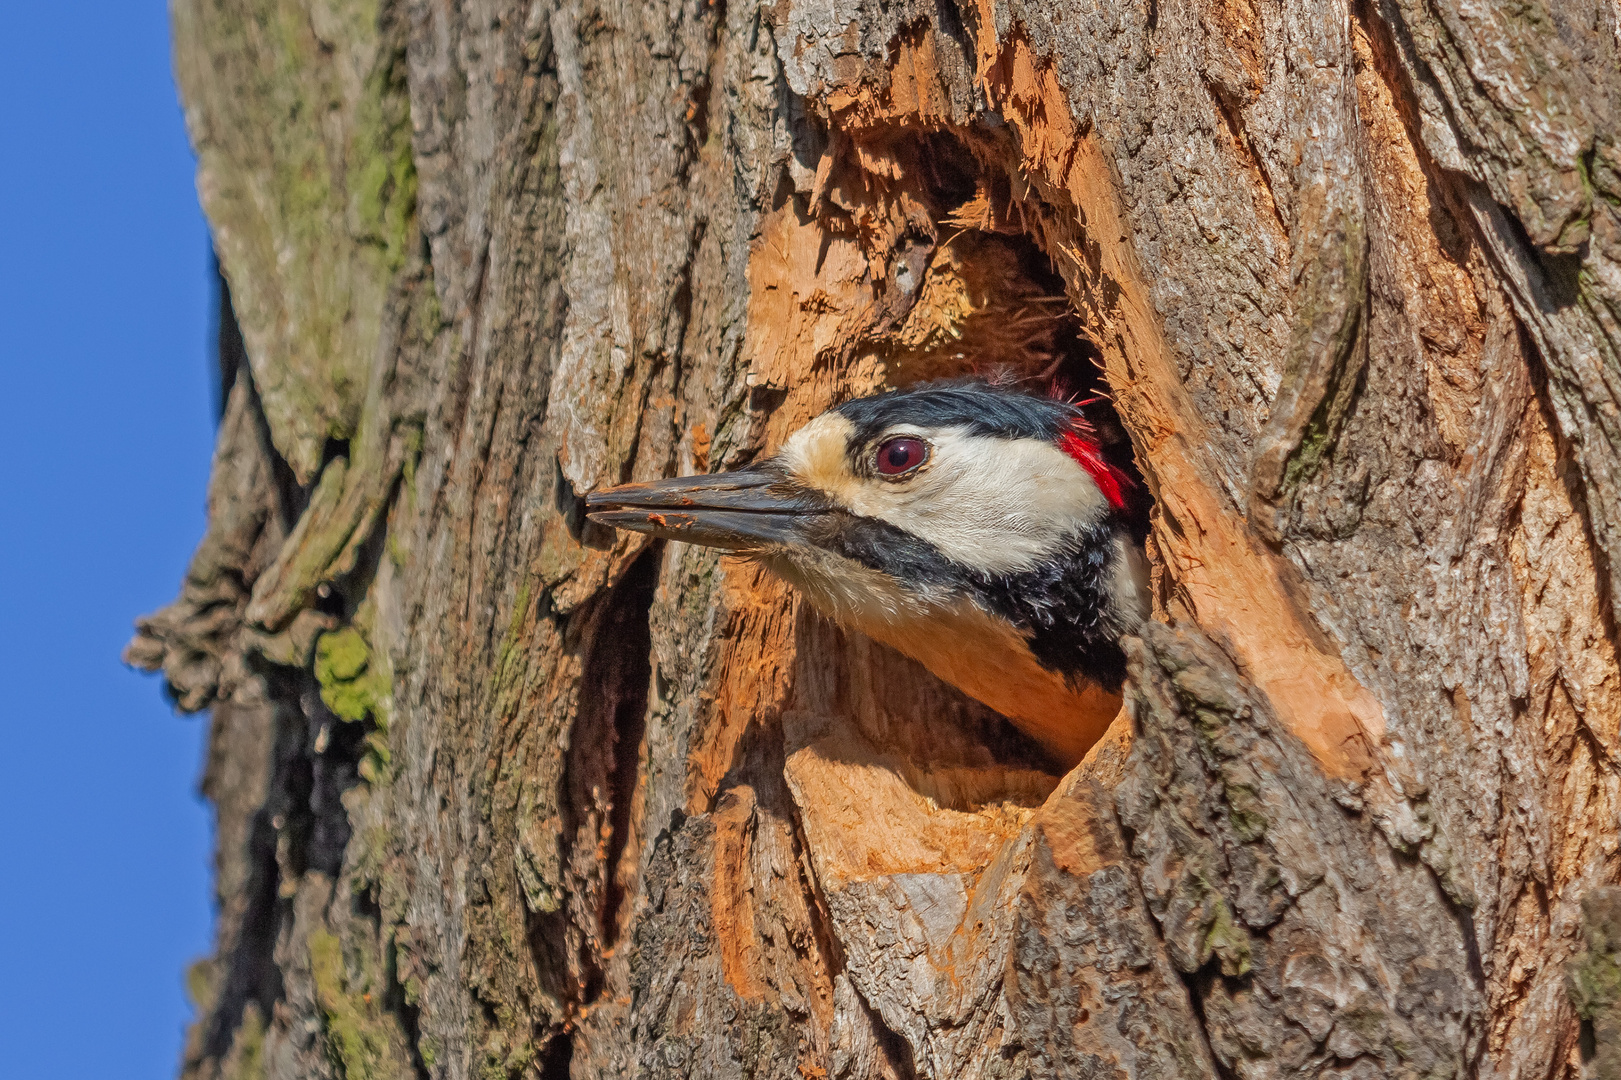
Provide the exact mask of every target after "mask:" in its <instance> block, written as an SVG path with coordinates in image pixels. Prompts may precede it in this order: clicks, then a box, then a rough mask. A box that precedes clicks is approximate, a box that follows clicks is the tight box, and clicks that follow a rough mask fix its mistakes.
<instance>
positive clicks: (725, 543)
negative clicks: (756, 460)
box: [585, 466, 828, 551]
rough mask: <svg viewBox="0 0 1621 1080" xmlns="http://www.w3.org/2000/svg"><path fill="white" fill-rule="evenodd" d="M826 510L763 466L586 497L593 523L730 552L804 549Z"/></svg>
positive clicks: (808, 493)
mask: <svg viewBox="0 0 1621 1080" xmlns="http://www.w3.org/2000/svg"><path fill="white" fill-rule="evenodd" d="M827 509H828V505H827V501H826V499H824V498H822V497H821V496H819V495H817V494H815V493H814V492H811V491H809V490H807V489H806V488H803V487H801V486H799V485H797V484H795V483H793V482H792V481H790V480H788V479H787V478H785V477H784V476H783V475H782V473H781V472H780V471H777V470H775V469H771V468H766V467H760V466H755V467H752V468H747V469H738V470H736V471H734V472H723V473H714V474H713V475H710V476H678V477H675V478H674V479H671V480H655V481H653V482H652V483H650V484H625V485H623V486H621V487H616V488H609V489H608V490H607V491H595V492H592V493H591V494H589V495H587V496H586V497H585V513H586V516H587V517H589V518H590V519H591V520H592V521H596V522H600V523H601V524H603V525H612V526H613V527H614V528H616V529H630V530H631V531H633V532H640V533H648V534H650V535H652V536H659V537H663V538H664V539H666V540H680V541H681V542H682V543H686V544H702V545H703V546H705V547H715V548H725V549H726V550H728V551H762V550H765V549H768V548H774V547H781V546H784V545H795V544H802V543H805V542H806V540H807V536H806V529H807V528H808V526H809V525H810V523H811V522H812V521H813V520H815V519H816V518H818V517H819V516H820V515H821V514H822V513H823V512H824V511H826V510H827Z"/></svg>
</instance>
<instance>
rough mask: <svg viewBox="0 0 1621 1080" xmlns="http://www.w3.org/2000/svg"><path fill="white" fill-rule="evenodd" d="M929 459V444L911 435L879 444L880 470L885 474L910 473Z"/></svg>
mask: <svg viewBox="0 0 1621 1080" xmlns="http://www.w3.org/2000/svg"><path fill="white" fill-rule="evenodd" d="M927 460H929V444H928V443H926V442H924V441H923V440H922V439H917V438H913V437H912V436H910V435H902V436H900V437H899V438H895V439H885V440H884V441H883V442H881V443H879V444H878V471H879V472H880V473H882V474H883V475H885V476H900V475H901V474H902V473H909V472H911V471H912V470H913V469H915V468H917V467H918V466H919V465H921V464H923V463H924V462H925V461H927Z"/></svg>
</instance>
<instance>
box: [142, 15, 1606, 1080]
mask: <svg viewBox="0 0 1621 1080" xmlns="http://www.w3.org/2000/svg"><path fill="white" fill-rule="evenodd" d="M174 26H175V55H176V70H177V73H178V77H179V82H180V84H181V89H182V93H183V96H184V98H185V102H186V107H187V118H188V123H189V124H190V127H191V131H192V136H193V139H194V142H195V144H196V146H197V150H198V155H199V166H200V170H199V191H200V193H201V196H202V200H203V203H204V207H205V209H206V211H207V213H208V216H209V219H210V221H211V223H212V224H213V228H214V235H215V242H216V247H217V250H218V253H219V256H220V260H221V265H222V268H223V271H224V273H225V275H226V277H227V278H228V279H229V282H230V287H231V294H230V297H231V300H232V302H233V305H232V310H231V312H230V314H231V316H232V317H233V318H234V319H235V320H236V322H237V323H239V324H240V331H241V342H242V345H243V354H242V359H241V361H240V363H239V364H236V365H234V366H233V369H232V370H233V372H234V377H233V378H232V379H231V380H230V381H229V387H230V389H229V394H228V396H227V399H226V402H225V408H224V417H223V419H222V422H221V426H220V436H219V446H218V449H217V451H216V458H215V467H214V478H213V482H212V485H211V488H210V493H209V507H210V527H209V532H208V534H207V536H206V537H205V539H204V540H203V543H202V545H201V547H200V548H199V549H198V552H197V555H196V557H195V559H194V561H193V564H192V567H191V570H190V573H189V574H188V577H187V580H186V581H185V583H184V585H183V587H182V591H181V596H180V598H179V599H178V600H177V601H176V603H175V604H174V605H173V606H171V607H170V608H167V609H165V610H164V611H162V612H160V613H158V614H156V615H153V616H150V617H148V618H146V619H143V620H142V621H141V623H140V630H139V634H138V636H137V638H136V640H135V641H134V642H133V643H132V645H131V647H130V654H129V655H130V658H131V660H132V661H133V662H136V663H139V664H142V665H144V666H147V667H150V668H153V669H159V668H161V670H162V671H163V673H164V676H165V678H166V680H167V683H168V686H169V687H170V690H171V692H172V693H173V695H174V697H175V700H176V701H177V703H178V704H179V705H180V706H181V707H182V708H184V709H187V710H193V711H195V710H207V711H208V713H209V715H210V717H211V720H210V723H211V728H210V756H209V765H208V770H207V774H206V776H205V779H204V791H205V793H206V794H208V796H209V797H210V798H211V799H212V800H213V801H214V804H215V806H216V810H217V813H218V824H219V827H218V845H219V851H218V862H217V882H218V895H219V925H218V944H217V950H216V953H215V955H214V956H213V957H212V958H211V959H209V960H207V961H204V962H203V963H201V964H199V965H198V967H197V968H196V969H195V970H194V972H193V985H194V987H195V990H196V996H197V998H198V1020H197V1023H196V1026H195V1027H194V1029H193V1032H192V1036H191V1039H190V1042H189V1044H188V1048H187V1051H186V1057H185V1061H184V1065H183V1075H185V1076H187V1077H195V1078H199V1080H202V1078H224V1077H233V1078H248V1077H276V1078H292V1077H334V1078H337V1077H342V1078H346V1080H361V1078H368V1080H369V1078H382V1077H434V1078H441V1077H442V1078H447V1080H451V1078H454V1080H461V1078H472V1077H478V1078H496V1077H514V1078H516V1077H527V1078H532V1080H555V1078H558V1077H563V1076H572V1077H575V1078H577V1080H585V1078H587V1077H592V1078H594V1077H603V1076H631V1075H636V1076H642V1075H646V1076H706V1077H731V1076H754V1077H777V1076H780V1077H785V1078H786V1077H792V1078H796V1080H797V1078H802V1077H808V1078H813V1077H839V1078H850V1080H856V1078H868V1077H885V1078H892V1080H912V1078H914V1077H930V1078H934V1077H938V1078H945V1077H969V1078H971V1077H1014V1076H1031V1077H1090V1076H1104V1075H1108V1076H1117V1077H1133V1078H1137V1077H1141V1078H1144V1080H1146V1078H1150V1077H1181V1076H1187V1077H1196V1076H1198V1077H1203V1076H1217V1075H1220V1076H1235V1077H1245V1078H1250V1077H1256V1078H1259V1077H1283V1076H1306V1075H1310V1076H1322V1075H1330V1074H1333V1075H1346V1076H1358V1077H1362V1076H1367V1077H1372V1076H1413V1077H1418V1076H1424V1077H1493V1078H1497V1077H1501V1078H1504V1080H1507V1078H1526V1080H1530V1078H1542V1077H1556V1078H1574V1077H1577V1076H1580V1075H1583V1074H1584V1073H1586V1074H1588V1075H1600V1076H1607V1075H1621V1074H1618V1073H1617V1072H1616V1070H1617V1069H1618V1068H1621V1065H1618V1064H1617V1062H1621V1042H1618V1040H1621V1019H1618V1018H1621V1004H1618V1003H1621V975H1618V974H1617V973H1618V971H1621V969H1618V968H1617V957H1618V956H1621V951H1618V945H1617V942H1621V915H1618V913H1617V910H1618V909H1617V900H1616V897H1617V896H1618V895H1621V893H1617V892H1616V891H1615V890H1614V889H1613V888H1612V887H1613V886H1614V885H1615V884H1616V883H1617V881H1618V880H1621V860H1618V856H1617V845H1618V836H1621V832H1618V812H1621V774H1618V766H1621V730H1618V727H1621V668H1618V665H1617V657H1616V643H1617V634H1616V610H1617V609H1616V606H1615V604H1616V598H1617V597H1618V596H1621V587H1618V585H1621V576H1618V575H1621V321H1618V320H1621V147H1618V143H1617V135H1616V132H1617V130H1618V128H1617V122H1618V120H1621V12H1618V11H1617V9H1616V8H1615V7H1614V6H1613V5H1609V4H1606V3H1605V2H1604V0H1590V2H1589V3H1587V4H1583V3H1581V2H1580V0H1578V2H1574V3H1571V4H1567V5H1552V6H1543V5H1541V4H1540V2H1538V0H1516V2H1515V3H1512V4H1511V3H1508V2H1506V0H1487V2H1484V3H1472V4H1466V3H1463V2H1461V0H1429V2H1422V0H1415V2H1408V0H1358V2H1356V3H1349V2H1346V0H1142V2H1136V0H1102V2H1101V3H1095V4H1052V3H1048V4H1039V5H1038V4H1032V3H1028V2H1027V0H964V2H962V3H960V4H957V3H954V2H953V0H890V2H888V3H883V2H876V0H830V2H829V3H825V4H819V5H818V4H810V3H805V2H800V0H779V2H777V3H775V4H774V5H772V6H769V7H766V6H749V5H746V4H743V3H740V2H738V0H670V2H668V3H661V4H651V3H636V2H633V0H535V2H534V3H532V4H529V5H527V6H526V5H522V4H512V3H506V2H503V0H464V2H462V3H459V4H452V3H449V2H440V0H174ZM227 329H230V326H229V325H228V326H227ZM1093 365H1095V366H1096V371H1097V372H1099V374H1097V375H1093V374H1091V373H1092V371H1093ZM987 369H997V370H1001V371H1003V372H1005V373H1010V374H1011V375H1013V376H1015V377H1024V378H1037V377H1049V376H1050V375H1051V374H1052V372H1053V371H1055V370H1057V371H1060V372H1062V373H1064V376H1065V377H1066V378H1070V379H1075V380H1080V381H1085V380H1087V379H1092V378H1095V379H1097V380H1098V381H1099V385H1100V388H1103V389H1106V390H1107V392H1108V393H1109V394H1110V396H1111V398H1112V400H1113V403H1114V406H1115V409H1116V411H1117V413H1118V417H1119V421H1120V430H1121V432H1122V433H1123V436H1122V437H1129V438H1130V440H1131V445H1132V448H1133V450H1134V452H1135V456H1136V461H1137V464H1138V466H1139V468H1140V471H1141V473H1142V476H1143V478H1144V481H1145V483H1146V485H1147V487H1148V489H1149V490H1150V491H1151V493H1152V495H1153V497H1154V507H1153V513H1152V528H1151V535H1150V538H1149V541H1148V552H1149V555H1150V558H1151V560H1152V562H1153V565H1154V569H1155V574H1154V581H1155V593H1156V599H1155V605H1156V621H1155V623H1154V624H1153V625H1151V626H1149V627H1148V628H1147V630H1146V631H1145V632H1144V634H1143V635H1142V637H1141V638H1140V639H1133V640H1131V641H1129V642H1128V645H1129V650H1128V651H1129V655H1130V659H1131V677H1130V680H1129V683H1128V690H1127V701H1128V707H1127V709H1126V711H1125V712H1124V713H1123V714H1122V717H1121V719H1120V720H1118V721H1117V722H1116V724H1115V727H1114V728H1113V729H1111V732H1110V735H1109V736H1108V737H1106V738H1105V740H1104V742H1103V743H1101V744H1100V745H1099V746H1098V747H1097V748H1095V750H1094V751H1093V753H1092V754H1091V755H1089V756H1088V758H1087V760H1086V761H1085V762H1083V763H1082V764H1081V765H1080V766H1079V767H1078V768H1077V769H1075V770H1074V771H1073V772H1071V773H1070V774H1069V775H1067V776H1062V777H1061V776H1057V775H1054V774H1053V772H1052V771H1051V769H1050V766H1049V765H1048V764H1047V763H1046V762H1045V761H1044V760H1043V759H1042V757H1041V756H1040V754H1039V752H1038V751H1037V750H1036V749H1035V748H1033V747H1032V746H1030V745H1029V744H1028V743H1027V742H1025V741H1024V740H1023V739H1022V738H1021V737H1020V736H1018V734H1017V733H1016V732H1014V731H1013V730H1012V729H1011V728H1010V727H1009V726H1008V725H1007V724H1006V723H1005V722H1004V721H1002V720H1001V718H999V717H997V716H995V715H993V714H990V713H988V712H987V711H985V710H984V709H982V708H981V707H979V706H977V705H975V704H974V703H972V702H970V701H968V700H966V699H964V698H963V697H962V696H961V695H960V694H958V693H957V692H956V691H954V690H952V689H951V688H950V687H947V686H945V685H943V684H941V683H939V682H938V681H936V680H934V679H933V678H932V677H930V676H929V675H928V674H927V673H925V672H924V671H922V670H921V669H920V668H918V667H917V666H916V665H914V664H912V663H911V662H909V661H907V660H905V659H903V658H901V657H899V656H898V655H896V654H894V653H892V652H890V651H888V650H886V649H884V648H882V647H879V646H876V645H874V644H872V643H871V642H868V641H865V640H862V639H858V638H854V637H851V636H847V635H844V634H842V633H840V632H839V631H838V630H836V629H835V628H833V627H831V626H829V625H827V624H826V623H824V622H822V621H821V620H820V619H818V618H817V617H815V616H814V615H813V614H811V613H810V612H809V611H808V610H806V609H804V608H803V607H802V605H800V604H799V603H798V602H797V601H796V600H795V598H794V597H793V596H792V595H791V594H790V593H789V592H788V590H787V589H786V588H784V587H783V586H781V585H780V584H778V583H776V582H774V581H772V580H771V579H769V578H767V577H765V576H764V575H763V574H762V573H760V572H759V571H758V570H757V569H756V568H754V567H753V566H751V565H749V564H747V563H741V562H737V561H734V560H730V559H720V558H717V556H716V555H715V554H714V553H712V552H706V551H702V550H696V549H689V548H685V547H681V546H663V545H660V544H652V545H649V544H647V543H646V542H645V541H643V540H639V539H636V538H631V537H626V536H615V535H606V534H603V533H601V532H599V531H598V530H597V529H596V528H595V527H593V526H591V525H589V524H588V523H586V522H585V521H584V519H583V515H582V513H581V502H580V496H581V495H582V494H583V493H584V492H586V491H588V490H590V489H592V488H594V487H597V486H600V485H604V484H608V483H617V482H623V481H628V480H632V479H646V478H653V477H657V476H661V475H670V474H673V473H677V472H697V471H704V470H709V469H717V468H722V467H727V466H732V465H736V464H739V463H742V462H746V461H748V460H750V459H752V458H754V457H756V456H758V455H759V454H761V453H763V452H767V451H769V449H770V448H771V447H773V446H774V445H775V444H776V443H777V442H778V441H780V440H781V439H782V438H783V437H784V435H785V434H786V433H788V432H789V431H791V430H792V429H793V428H794V427H796V426H797V425H798V424H800V423H802V422H803V421H804V420H805V419H807V418H808V417H809V416H811V415H814V414H815V413H816V412H818V411H820V410H821V409H823V408H825V407H826V406H827V405H829V404H830V403H832V402H834V401H836V400H839V399H840V398H842V397H844V396H848V395H851V394H855V393H860V392H864V391H867V390H870V389H873V388H876V387H881V386H886V385H901V384H905V383H908V382H911V381H915V380H918V379H922V378H928V377H933V376H938V375H949V374H958V373H962V372H966V371H972V370H987Z"/></svg>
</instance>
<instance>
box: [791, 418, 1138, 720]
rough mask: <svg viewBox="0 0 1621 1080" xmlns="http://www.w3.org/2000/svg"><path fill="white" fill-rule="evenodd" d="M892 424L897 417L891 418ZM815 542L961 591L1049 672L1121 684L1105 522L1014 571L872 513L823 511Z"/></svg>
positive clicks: (898, 575)
mask: <svg viewBox="0 0 1621 1080" xmlns="http://www.w3.org/2000/svg"><path fill="white" fill-rule="evenodd" d="M890 422H891V423H894V422H895V421H890ZM821 521H822V526H821V529H820V530H818V532H819V535H816V536H814V537H813V538H812V539H813V541H814V542H815V543H817V544H818V545H819V546H821V547H823V548H825V549H827V550H829V551H833V552H835V553H836V554H839V555H843V556H844V557H845V558H847V559H852V560H854V561H855V562H858V563H861V564H862V565H863V566H866V567H869V568H871V569H873V570H877V571H879V572H880V573H883V574H886V575H888V576H889V577H891V578H893V579H895V580H897V581H904V582H916V583H917V584H918V585H919V586H922V587H924V588H927V587H928V586H937V587H941V588H943V589H944V590H946V591H949V592H956V593H965V594H967V595H969V596H971V597H973V598H974V599H975V600H976V601H977V602H978V603H979V604H980V606H981V607H983V608H985V609H986V610H987V611H989V612H991V613H992V614H993V615H997V616H1000V617H1001V618H1003V619H1006V620H1007V621H1008V622H1009V623H1010V624H1012V625H1013V626H1014V627H1015V628H1016V629H1018V630H1020V631H1022V632H1024V633H1025V634H1026V635H1027V641H1028V644H1029V647H1030V652H1031V654H1032V655H1034V656H1035V658H1036V661H1037V662H1038V663H1040V664H1041V666H1042V667H1044V668H1046V669H1047V670H1049V671H1056V672H1058V673H1059V674H1061V675H1064V676H1065V677H1066V678H1069V679H1070V680H1072V681H1074V680H1076V679H1079V678H1086V679H1090V680H1092V681H1093V682H1096V683H1099V684H1101V685H1102V686H1103V687H1104V688H1105V689H1107V690H1110V691H1118V690H1119V689H1120V684H1121V682H1122V681H1124V679H1125V677H1126V658H1125V654H1124V653H1123V652H1121V650H1120V635H1121V634H1122V633H1123V632H1124V631H1125V629H1126V628H1125V627H1124V626H1122V625H1120V622H1119V618H1118V616H1117V614H1116V611H1115V607H1114V603H1113V594H1112V592H1111V590H1110V587H1109V586H1110V580H1111V576H1112V567H1111V566H1110V561H1111V560H1112V558H1113V557H1114V550H1115V549H1114V543H1113V540H1114V529H1113V528H1112V527H1111V526H1110V525H1108V524H1104V523H1100V524H1097V525H1093V526H1090V527H1088V528H1086V529H1083V530H1080V531H1078V532H1076V533H1075V534H1073V535H1072V536H1070V537H1069V538H1068V540H1067V541H1066V542H1065V543H1064V544H1063V545H1062V547H1061V548H1060V549H1059V551H1058V552H1057V553H1056V557H1055V558H1053V559H1051V560H1049V561H1048V562H1046V563H1045V564H1043V565H1042V566H1040V567H1037V568H1036V569H1034V570H1030V571H1026V572H1024V573H1019V574H987V573H984V572H983V571H979V570H975V569H973V568H971V567H967V566H964V565H962V564H961V563H957V562H953V561H952V560H951V559H948V558H947V557H946V556H945V555H944V554H943V553H942V552H941V551H940V550H939V549H938V548H936V547H935V546H934V545H933V544H930V543H929V542H928V541H926V540H924V539H923V538H922V537H919V536H914V535H912V534H910V533H907V532H905V531H904V530H902V529H899V528H897V527H896V526H894V525H891V524H889V522H887V521H882V520H879V519H877V518H868V517H859V516H857V515H855V514H850V513H847V512H844V511H838V510H833V511H830V512H828V513H826V514H825V515H823V516H822V518H821Z"/></svg>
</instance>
